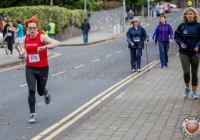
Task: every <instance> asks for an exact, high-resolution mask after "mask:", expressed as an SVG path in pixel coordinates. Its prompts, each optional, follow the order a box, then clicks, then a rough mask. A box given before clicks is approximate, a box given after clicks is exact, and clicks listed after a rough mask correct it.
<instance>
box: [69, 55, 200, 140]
mask: <svg viewBox="0 0 200 140" xmlns="http://www.w3.org/2000/svg"><path fill="white" fill-rule="evenodd" d="M182 76H183V72H182V67H181V64H180V60H179V57H174V58H172V59H171V60H170V62H169V68H166V69H161V68H160V66H156V67H154V68H153V69H152V70H150V72H149V73H146V74H144V75H142V76H141V77H140V78H139V79H137V81H134V84H132V85H131V86H130V87H129V88H127V89H126V90H125V91H123V92H122V93H123V94H122V95H119V97H116V98H115V99H114V100H113V101H111V102H110V103H109V104H108V105H106V106H105V107H103V108H102V110H99V111H98V113H97V114H95V115H94V116H92V118H91V119H89V120H88V121H86V122H85V123H84V124H83V125H82V126H80V127H79V128H78V129H77V130H75V131H74V132H73V133H71V134H70V135H69V136H68V137H66V139H67V140H68V139H70V140H89V139H92V140H100V139H104V140H118V139H119V140H187V139H188V138H185V137H184V135H183V134H182V132H181V129H180V127H181V123H182V121H183V120H184V119H185V118H186V117H188V116H197V117H200V114H199V113H200V112H199V111H200V104H199V103H200V102H199V99H198V100H193V99H192V98H191V96H190V97H189V98H188V99H186V100H184V99H183V92H184V87H185V86H184V81H183V77H182ZM197 93H200V91H199V89H198V90H197ZM199 139H200V137H199V138H196V139H194V140H199Z"/></svg>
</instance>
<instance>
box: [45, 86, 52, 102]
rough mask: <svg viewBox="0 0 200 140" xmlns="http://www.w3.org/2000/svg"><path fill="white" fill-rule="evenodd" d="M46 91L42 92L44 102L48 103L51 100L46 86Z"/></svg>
mask: <svg viewBox="0 0 200 140" xmlns="http://www.w3.org/2000/svg"><path fill="white" fill-rule="evenodd" d="M46 91H47V93H45V94H44V102H45V103H46V104H47V105H48V104H49V103H50V102H51V95H50V94H49V89H47V88H46Z"/></svg>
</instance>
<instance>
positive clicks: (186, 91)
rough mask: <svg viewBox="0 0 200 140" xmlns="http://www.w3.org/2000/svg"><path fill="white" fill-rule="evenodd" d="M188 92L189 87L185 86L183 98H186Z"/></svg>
mask: <svg viewBox="0 0 200 140" xmlns="http://www.w3.org/2000/svg"><path fill="white" fill-rule="evenodd" d="M189 92H190V89H188V88H185V92H184V94H183V97H184V99H186V98H187V97H188V94H189Z"/></svg>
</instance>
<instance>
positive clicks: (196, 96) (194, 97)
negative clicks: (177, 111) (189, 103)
mask: <svg viewBox="0 0 200 140" xmlns="http://www.w3.org/2000/svg"><path fill="white" fill-rule="evenodd" d="M192 98H193V100H195V99H198V95H197V93H196V91H193V92H192Z"/></svg>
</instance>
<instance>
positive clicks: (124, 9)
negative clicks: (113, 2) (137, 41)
mask: <svg viewBox="0 0 200 140" xmlns="http://www.w3.org/2000/svg"><path fill="white" fill-rule="evenodd" d="M125 14H126V1H125V0H123V31H125V20H126V19H125V16H126V15H125Z"/></svg>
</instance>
